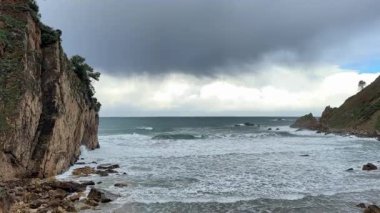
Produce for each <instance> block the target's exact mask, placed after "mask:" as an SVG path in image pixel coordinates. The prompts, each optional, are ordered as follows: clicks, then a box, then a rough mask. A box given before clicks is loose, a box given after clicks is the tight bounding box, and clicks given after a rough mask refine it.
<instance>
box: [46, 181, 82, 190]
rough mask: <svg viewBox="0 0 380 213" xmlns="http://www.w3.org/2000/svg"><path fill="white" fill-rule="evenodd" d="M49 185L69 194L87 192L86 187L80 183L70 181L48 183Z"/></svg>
mask: <svg viewBox="0 0 380 213" xmlns="http://www.w3.org/2000/svg"><path fill="white" fill-rule="evenodd" d="M48 185H49V186H50V187H51V188H53V189H63V190H65V191H66V192H69V193H74V192H83V191H84V190H86V186H83V185H82V184H80V183H75V182H72V181H69V182H59V181H53V182H50V183H48Z"/></svg>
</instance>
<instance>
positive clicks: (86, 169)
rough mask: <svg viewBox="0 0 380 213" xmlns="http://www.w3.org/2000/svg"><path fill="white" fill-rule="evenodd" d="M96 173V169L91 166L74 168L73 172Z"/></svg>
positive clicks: (80, 173) (81, 173)
mask: <svg viewBox="0 0 380 213" xmlns="http://www.w3.org/2000/svg"><path fill="white" fill-rule="evenodd" d="M94 173H95V169H94V168H92V167H89V166H85V167H81V168H77V169H74V171H73V172H72V174H73V175H75V176H88V175H90V174H94Z"/></svg>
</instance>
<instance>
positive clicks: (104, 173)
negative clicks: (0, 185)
mask: <svg viewBox="0 0 380 213" xmlns="http://www.w3.org/2000/svg"><path fill="white" fill-rule="evenodd" d="M96 174H98V175H100V176H102V177H104V176H108V172H106V171H103V170H97V171H96Z"/></svg>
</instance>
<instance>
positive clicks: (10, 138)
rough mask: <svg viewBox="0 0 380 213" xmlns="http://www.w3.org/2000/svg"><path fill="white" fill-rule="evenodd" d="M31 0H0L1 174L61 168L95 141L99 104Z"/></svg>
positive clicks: (9, 175) (29, 174)
mask: <svg viewBox="0 0 380 213" xmlns="http://www.w3.org/2000/svg"><path fill="white" fill-rule="evenodd" d="M60 35H61V32H60V31H59V30H53V29H51V28H50V27H48V26H46V25H44V24H42V23H41V22H40V20H39V14H38V6H37V5H35V3H34V1H29V0H0V180H6V179H12V178H23V177H42V178H43V177H50V176H54V175H56V174H58V173H61V172H63V171H65V170H66V169H67V168H68V167H69V166H70V165H72V164H73V163H74V162H75V161H76V160H77V158H78V156H79V154H80V146H81V145H85V146H86V147H87V148H88V149H95V148H97V147H99V144H98V139H97V130H98V122H99V118H98V110H99V104H98V103H97V101H96V99H94V98H93V97H92V96H91V95H89V94H88V91H86V87H85V86H84V82H83V80H81V79H80V77H79V76H78V74H77V73H75V72H74V71H73V67H72V65H71V63H70V60H69V59H68V58H67V57H66V55H65V54H64V52H63V50H62V47H61V41H60Z"/></svg>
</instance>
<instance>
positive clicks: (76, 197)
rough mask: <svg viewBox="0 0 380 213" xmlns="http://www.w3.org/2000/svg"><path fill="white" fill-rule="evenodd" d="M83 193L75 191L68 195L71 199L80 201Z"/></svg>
mask: <svg viewBox="0 0 380 213" xmlns="http://www.w3.org/2000/svg"><path fill="white" fill-rule="evenodd" d="M80 197H81V195H80V194H79V193H75V194H72V195H70V196H69V197H67V199H69V200H70V201H78V200H79V199H80Z"/></svg>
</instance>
